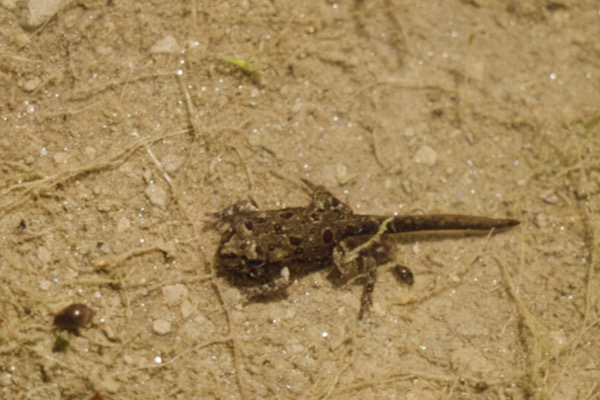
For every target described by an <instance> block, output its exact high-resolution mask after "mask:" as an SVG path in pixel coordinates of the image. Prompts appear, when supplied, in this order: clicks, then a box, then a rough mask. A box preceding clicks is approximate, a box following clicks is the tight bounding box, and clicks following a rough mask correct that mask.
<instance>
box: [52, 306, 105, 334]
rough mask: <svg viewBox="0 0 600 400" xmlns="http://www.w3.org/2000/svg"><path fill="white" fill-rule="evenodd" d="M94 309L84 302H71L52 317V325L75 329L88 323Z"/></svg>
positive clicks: (92, 316)
mask: <svg viewBox="0 0 600 400" xmlns="http://www.w3.org/2000/svg"><path fill="white" fill-rule="evenodd" d="M94 314H96V311H94V310H93V309H91V308H90V307H88V306H86V305H85V304H71V305H70V306H68V307H65V308H64V309H63V310H62V311H61V312H59V313H58V314H56V316H55V317H54V325H56V326H58V327H59V328H62V329H69V330H76V329H78V328H81V327H82V326H85V325H87V324H88V323H90V321H91V320H92V318H94Z"/></svg>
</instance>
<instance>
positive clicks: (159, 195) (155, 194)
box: [146, 185, 167, 208]
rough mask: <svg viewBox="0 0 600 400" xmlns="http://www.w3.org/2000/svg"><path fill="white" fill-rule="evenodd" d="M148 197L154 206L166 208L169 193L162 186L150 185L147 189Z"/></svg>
mask: <svg viewBox="0 0 600 400" xmlns="http://www.w3.org/2000/svg"><path fill="white" fill-rule="evenodd" d="M146 196H148V199H149V200H150V202H151V203H152V204H154V205H155V206H158V207H160V208H165V204H166V202H167V192H166V191H165V189H163V188H162V187H160V186H157V185H148V187H147V188H146Z"/></svg>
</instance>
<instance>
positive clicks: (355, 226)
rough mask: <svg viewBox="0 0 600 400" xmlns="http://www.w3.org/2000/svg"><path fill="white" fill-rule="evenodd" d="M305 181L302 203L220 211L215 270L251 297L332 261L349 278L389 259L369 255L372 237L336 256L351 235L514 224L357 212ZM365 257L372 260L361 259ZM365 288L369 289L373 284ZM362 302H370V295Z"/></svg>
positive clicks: (375, 246)
mask: <svg viewBox="0 0 600 400" xmlns="http://www.w3.org/2000/svg"><path fill="white" fill-rule="evenodd" d="M305 183H306V184H307V185H308V186H309V187H310V188H311V189H312V190H313V199H312V202H311V203H310V204H309V205H308V206H307V207H296V208H285V209H281V210H269V211H258V210H257V209H256V206H255V205H254V204H253V203H245V204H244V205H241V204H239V205H236V206H233V207H231V208H230V209H229V210H228V211H226V212H225V213H223V222H224V223H225V224H226V226H227V228H226V230H225V231H224V232H223V234H222V237H221V243H220V246H219V249H218V253H217V259H218V266H219V270H220V271H221V273H222V274H223V275H225V276H227V277H228V278H229V279H230V280H231V281H232V282H233V283H234V284H235V285H237V286H240V287H242V288H245V289H246V290H247V291H249V292H250V294H251V295H270V294H272V293H277V292H281V290H282V289H285V287H287V286H289V284H290V283H291V282H292V281H293V278H294V277H297V276H301V275H305V274H307V273H309V272H312V271H314V270H316V269H321V268H324V267H326V266H328V265H331V264H335V265H336V267H337V268H338V270H340V272H341V273H342V275H344V276H346V277H347V278H348V277H350V276H349V275H350V274H349V273H347V272H346V271H348V270H352V271H355V272H354V273H364V272H371V270H372V269H373V268H374V267H376V265H377V264H381V260H383V261H387V260H389V259H390V257H388V256H383V257H378V256H377V255H376V254H374V253H375V252H376V251H378V250H379V251H381V249H382V248H383V247H381V246H379V238H378V237H377V240H375V241H374V243H372V244H370V246H369V247H368V248H366V249H363V250H361V251H360V254H358V255H357V256H356V257H353V258H352V259H351V260H346V258H345V257H344V256H343V255H342V256H339V254H346V253H348V250H349V249H348V248H347V246H346V245H345V244H344V243H345V242H346V241H347V239H350V238H354V237H366V238H367V240H368V238H369V237H375V236H376V235H378V232H379V233H380V234H390V233H401V232H414V231H426V230H490V229H502V228H507V227H511V226H514V225H517V224H518V221H516V220H512V219H493V218H485V217H473V216H465V215H447V214H442V215H407V216H398V217H394V218H389V217H382V216H372V215H358V214H354V213H353V212H352V209H351V208H350V207H349V206H347V205H346V204H344V203H342V202H341V201H339V200H338V199H337V198H335V197H334V196H333V195H332V194H331V193H329V192H328V191H327V190H325V189H324V188H323V187H321V186H315V185H313V184H311V183H310V182H307V181H305ZM382 227H383V228H382ZM336 253H337V254H338V256H337V257H335V255H336ZM366 257H368V258H370V259H371V260H365V259H364V258H366ZM373 259H374V260H375V261H376V262H373ZM347 262H348V263H349V262H352V263H353V264H354V267H352V268H350V269H347V268H346V266H345V265H344V264H346V263H347ZM357 263H358V265H357ZM403 268H405V269H406V267H403ZM406 270H407V271H408V269H406ZM405 273H406V274H408V273H410V271H408V272H405ZM371 275H373V278H372V279H367V281H371V280H373V279H374V276H375V273H374V272H372V274H371ZM410 282H411V283H412V280H410ZM370 284H371V285H373V284H374V282H371V283H370ZM365 290H366V291H369V293H370V291H372V288H371V289H370V290H368V288H366V289H365ZM366 301H367V302H370V298H369V299H367V300H366ZM361 315H362V312H361Z"/></svg>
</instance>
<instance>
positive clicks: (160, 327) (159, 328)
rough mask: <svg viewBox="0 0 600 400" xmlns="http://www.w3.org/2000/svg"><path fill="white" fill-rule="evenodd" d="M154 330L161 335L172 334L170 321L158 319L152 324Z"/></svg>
mask: <svg viewBox="0 0 600 400" xmlns="http://www.w3.org/2000/svg"><path fill="white" fill-rule="evenodd" d="M152 329H154V332H155V333H157V334H159V335H166V334H167V333H169V332H171V323H170V322H169V321H165V320H164V319H157V320H156V321H154V323H152Z"/></svg>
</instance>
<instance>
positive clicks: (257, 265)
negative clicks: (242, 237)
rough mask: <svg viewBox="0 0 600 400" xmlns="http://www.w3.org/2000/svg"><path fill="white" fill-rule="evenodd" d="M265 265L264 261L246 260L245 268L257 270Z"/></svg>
mask: <svg viewBox="0 0 600 400" xmlns="http://www.w3.org/2000/svg"><path fill="white" fill-rule="evenodd" d="M263 265H265V260H246V266H247V267H249V268H251V269H257V268H260V267H262V266H263Z"/></svg>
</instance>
